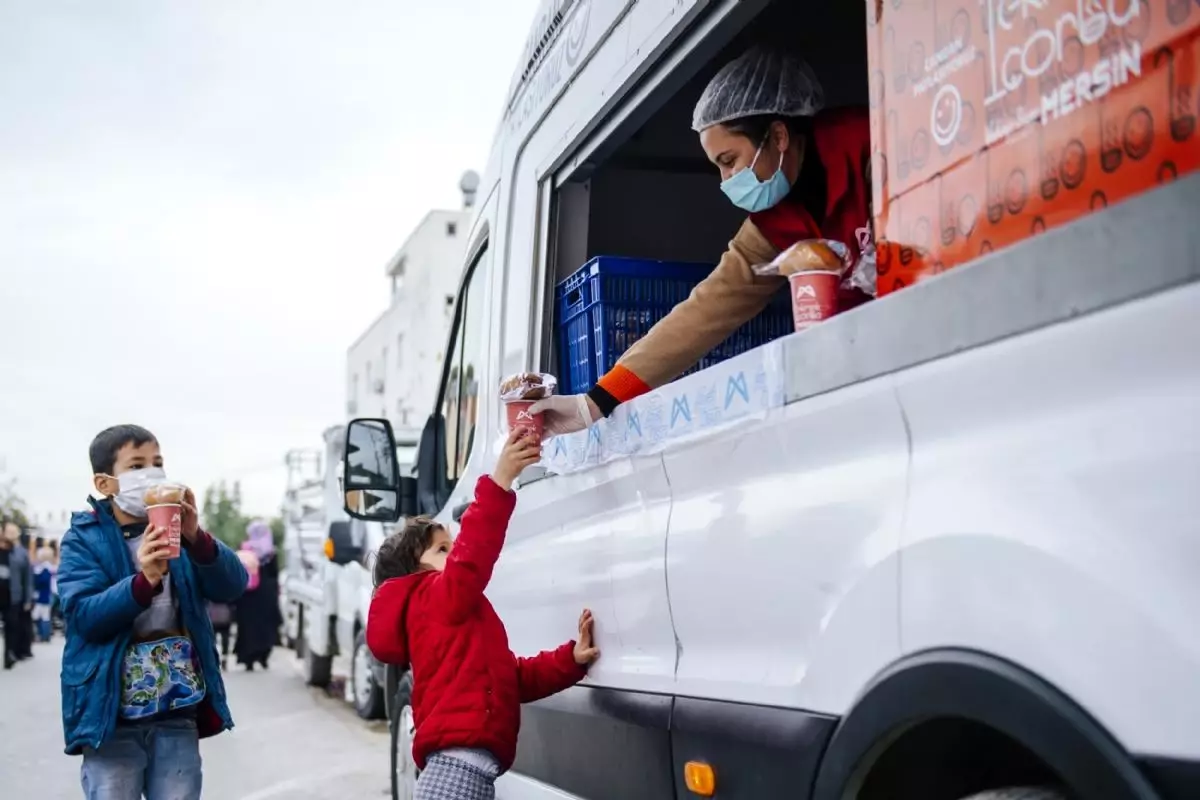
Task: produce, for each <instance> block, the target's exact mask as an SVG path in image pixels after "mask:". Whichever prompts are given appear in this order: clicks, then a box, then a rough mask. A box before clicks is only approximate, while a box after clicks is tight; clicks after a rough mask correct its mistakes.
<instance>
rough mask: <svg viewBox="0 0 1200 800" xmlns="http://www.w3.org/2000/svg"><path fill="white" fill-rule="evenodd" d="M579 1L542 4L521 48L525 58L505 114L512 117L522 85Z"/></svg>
mask: <svg viewBox="0 0 1200 800" xmlns="http://www.w3.org/2000/svg"><path fill="white" fill-rule="evenodd" d="M577 2H579V0H542V2H541V4H540V5H539V6H538V10H537V14H536V15H535V16H534V18H533V23H532V24H531V25H530V27H529V33H528V34H527V35H526V37H525V46H524V47H523V48H521V60H520V61H518V62H517V68H516V70H515V71H514V72H513V76H512V80H511V81H510V82H509V87H508V94H507V95H506V96H505V99H504V100H505V101H504V111H503V114H502V117H507V116H508V114H509V112H510V111H511V109H512V107H513V101H514V100H515V99H516V96H517V94H519V93H520V91H521V87H522V86H524V85H525V83H526V82H527V81H528V80H529V79H530V78H531V77H533V74H534V73H535V72H537V68H538V66H540V65H541V62H542V57H543V56H545V54H546V52H547V51H549V49H550V45H551V44H553V43H554V40H555V38H556V37H557V36H558V33H559V31H560V30H561V28H562V23H563V20H564V19H565V18H566V16H567V12H568V11H570V10H571V7H572V6H574V5H575V4H576V3H577Z"/></svg>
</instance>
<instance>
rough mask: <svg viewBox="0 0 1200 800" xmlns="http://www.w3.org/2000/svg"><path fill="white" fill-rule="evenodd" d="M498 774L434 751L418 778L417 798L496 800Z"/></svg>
mask: <svg viewBox="0 0 1200 800" xmlns="http://www.w3.org/2000/svg"><path fill="white" fill-rule="evenodd" d="M497 777H498V776H497V775H496V774H494V773H492V772H490V771H487V770H483V769H480V768H479V767H477V766H475V765H474V764H468V763H467V762H465V761H459V760H458V759H457V758H452V757H450V756H444V755H441V754H440V753H434V754H433V755H431V756H430V757H429V760H428V762H427V763H426V764H425V769H423V770H422V771H421V777H420V778H418V779H417V791H416V793H415V794H414V795H413V800H496V786H495V784H496V778H497Z"/></svg>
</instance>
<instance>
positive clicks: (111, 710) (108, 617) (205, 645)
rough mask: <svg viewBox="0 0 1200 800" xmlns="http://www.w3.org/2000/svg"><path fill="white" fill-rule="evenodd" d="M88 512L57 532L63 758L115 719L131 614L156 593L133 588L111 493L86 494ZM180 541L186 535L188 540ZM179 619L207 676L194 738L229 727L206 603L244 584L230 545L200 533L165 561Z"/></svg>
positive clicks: (92, 743) (92, 742)
mask: <svg viewBox="0 0 1200 800" xmlns="http://www.w3.org/2000/svg"><path fill="white" fill-rule="evenodd" d="M89 502H90V503H91V505H92V510H91V511H81V512H78V513H76V514H75V515H74V516H73V517H72V518H71V530H70V531H68V532H67V535H66V536H65V537H63V541H62V561H61V563H60V564H59V569H58V592H59V599H60V601H61V602H62V609H63V616H64V617H65V618H66V622H67V644H66V650H65V651H64V653H63V661H62V714H63V733H64V736H65V738H66V745H67V747H66V752H67V754H68V755H76V754H78V753H80V752H81V751H82V749H83V747H84V746H88V747H93V748H98V747H100V745H101V743H102V742H104V741H106V740H107V739H108V738H109V736H111V735H112V732H113V730H114V729H115V728H116V725H117V715H118V711H117V707H118V705H119V703H120V699H121V662H122V660H123V659H124V656H125V650H126V648H127V647H128V645H129V642H130V639H131V637H132V634H133V627H134V620H136V619H137V617H138V615H139V614H141V613H142V612H143V611H145V610H146V608H147V607H149V605H150V602H151V601H152V599H153V593H152V592H150V593H149V594H148V596H147V593H146V592H142V591H138V588H137V587H138V585H140V584H142V583H145V578H144V577H143V578H140V579H139V578H138V577H137V576H140V575H141V572H140V571H139V570H138V568H137V567H136V566H135V564H134V562H133V556H131V555H130V553H129V549H128V548H127V547H126V545H125V538H124V536H123V535H122V534H121V528H120V526H119V525H118V524H117V520H116V518H115V517H113V513H112V504H111V502H110V501H108V500H99V501H98V500H93V499H91V498H89ZM185 544H186V540H185ZM170 575H171V585H172V587H173V589H174V591H175V596H176V597H177V598H178V601H179V618H180V620H181V622H182V623H183V627H184V628H185V630H186V631H187V635H188V637H189V638H190V639H191V640H192V646H193V648H194V649H195V652H196V653H197V655H198V656H199V658H200V666H201V669H202V671H203V673H204V681H205V684H206V687H205V698H204V702H202V703H201V704H200V705H199V706H198V707H197V718H196V725H197V728H198V729H199V732H200V736H201V737H204V736H212V735H213V734H216V733H220V732H221V731H222V730H225V729H227V728H232V727H233V718H232V717H231V716H230V714H229V705H228V704H227V703H226V702H225V684H224V682H223V681H222V680H221V669H220V664H219V663H218V661H217V648H216V641H215V637H214V635H213V629H212V625H211V624H210V623H209V621H208V612H207V610H206V609H205V606H204V600H205V599H206V598H207V599H209V600H215V601H217V602H224V603H230V602H233V601H234V600H236V599H237V598H238V597H240V596H241V594H242V591H243V590H244V589H245V587H246V569H245V568H244V567H243V566H242V562H241V561H240V560H239V559H238V557H237V556H236V555H234V553H233V551H232V550H230V549H229V548H228V547H226V546H225V545H224V544H222V543H221V542H219V541H217V540H216V539H214V538H213V537H211V536H209V535H208V534H207V533H204V532H203V531H200V532H199V534H198V535H197V537H196V541H195V543H194V544H192V545H190V546H186V547H185V552H183V553H181V554H180V556H179V558H176V559H172V561H171V565H170Z"/></svg>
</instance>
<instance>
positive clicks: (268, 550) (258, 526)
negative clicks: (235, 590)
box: [233, 520, 283, 672]
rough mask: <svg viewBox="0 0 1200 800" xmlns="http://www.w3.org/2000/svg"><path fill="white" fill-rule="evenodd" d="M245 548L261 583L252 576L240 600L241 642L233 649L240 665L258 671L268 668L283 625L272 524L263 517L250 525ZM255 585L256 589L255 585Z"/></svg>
mask: <svg viewBox="0 0 1200 800" xmlns="http://www.w3.org/2000/svg"><path fill="white" fill-rule="evenodd" d="M242 550H243V551H245V552H246V554H247V555H248V556H251V557H250V558H247V559H246V561H249V562H252V563H253V562H257V566H258V570H257V576H258V578H257V586H255V585H254V584H255V581H254V580H253V579H252V580H251V581H250V583H249V584H248V585H247V587H246V592H245V594H243V595H242V597H241V599H240V600H238V601H237V606H236V608H235V612H234V622H235V623H236V624H237V643H236V644H235V645H234V648H233V652H234V655H235V656H237V660H238V663H239V664H245V665H246V670H247V671H249V672H253V671H254V665H255V664H261V665H262V667H263V669H266V668H267V661H268V660H269V659H270V657H271V650H272V649H273V648H274V647H275V642H276V639H277V637H278V634H279V626H280V625H282V624H283V618H282V615H281V614H280V612H279V564H278V563H277V561H276V558H275V541H274V539H273V538H272V536H271V526H270V525H268V524H267V523H265V522H263V521H262V520H255V521H254V522H251V523H250V525H249V526H248V527H247V528H246V541H245V542H243V543H242ZM252 587H253V588H252Z"/></svg>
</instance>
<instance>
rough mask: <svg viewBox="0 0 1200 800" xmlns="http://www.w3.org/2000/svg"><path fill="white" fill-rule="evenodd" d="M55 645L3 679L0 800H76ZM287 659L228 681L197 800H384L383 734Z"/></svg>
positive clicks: (204, 745) (279, 654)
mask: <svg viewBox="0 0 1200 800" xmlns="http://www.w3.org/2000/svg"><path fill="white" fill-rule="evenodd" d="M61 656H62V638H61V637H58V638H56V639H55V641H54V642H53V643H50V644H39V645H37V646H36V649H35V650H34V658H33V659H31V660H29V661H25V662H22V663H20V664H18V665H17V666H16V667H14V668H13V670H12V671H9V672H0V796H2V797H5V798H13V800H17V798H20V799H21V800H24V799H25V798H30V800H34V799H36V800H68V799H70V800H79V798H81V797H82V791H81V790H80V788H79V763H80V759H79V758H78V757H71V756H66V755H64V754H63V737H62V718H61V714H60V699H59V684H58V675H59V662H60V658H61ZM296 667H297V665H296V662H295V656H294V654H293V653H292V652H291V651H290V650H283V649H277V650H276V651H275V653H274V655H273V657H272V664H271V669H270V670H269V671H268V672H262V671H261V670H259V671H256V672H254V673H246V672H243V671H242V670H240V669H235V670H233V671H231V672H228V673H226V686H227V688H228V690H229V699H230V706H231V707H232V709H233V717H234V722H235V725H236V727H235V728H234V730H232V731H229V732H226V733H223V734H221V735H220V736H216V737H213V738H211V739H206V740H204V741H202V742H201V743H200V753H201V757H202V758H203V759H204V797H206V798H213V799H214V800H270V799H271V798H288V799H289V800H334V798H337V800H344V798H346V797H355V798H382V797H390V794H389V793H388V792H389V788H388V768H389V763H388V744H389V740H388V734H387V727H386V725H385V724H383V723H365V722H363V721H362V720H360V719H359V718H358V717H357V716H356V715H355V714H354V711H353V710H352V709H351V708H350V707H349V706H348V705H346V704H345V703H342V702H340V701H338V700H335V699H333V698H331V697H328V696H327V695H326V694H325V693H324V692H320V691H317V690H314V689H310V688H308V687H306V686H305V685H304V682H303V680H302V679H301V677H300V674H299V672H298V670H297V668H296Z"/></svg>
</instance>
